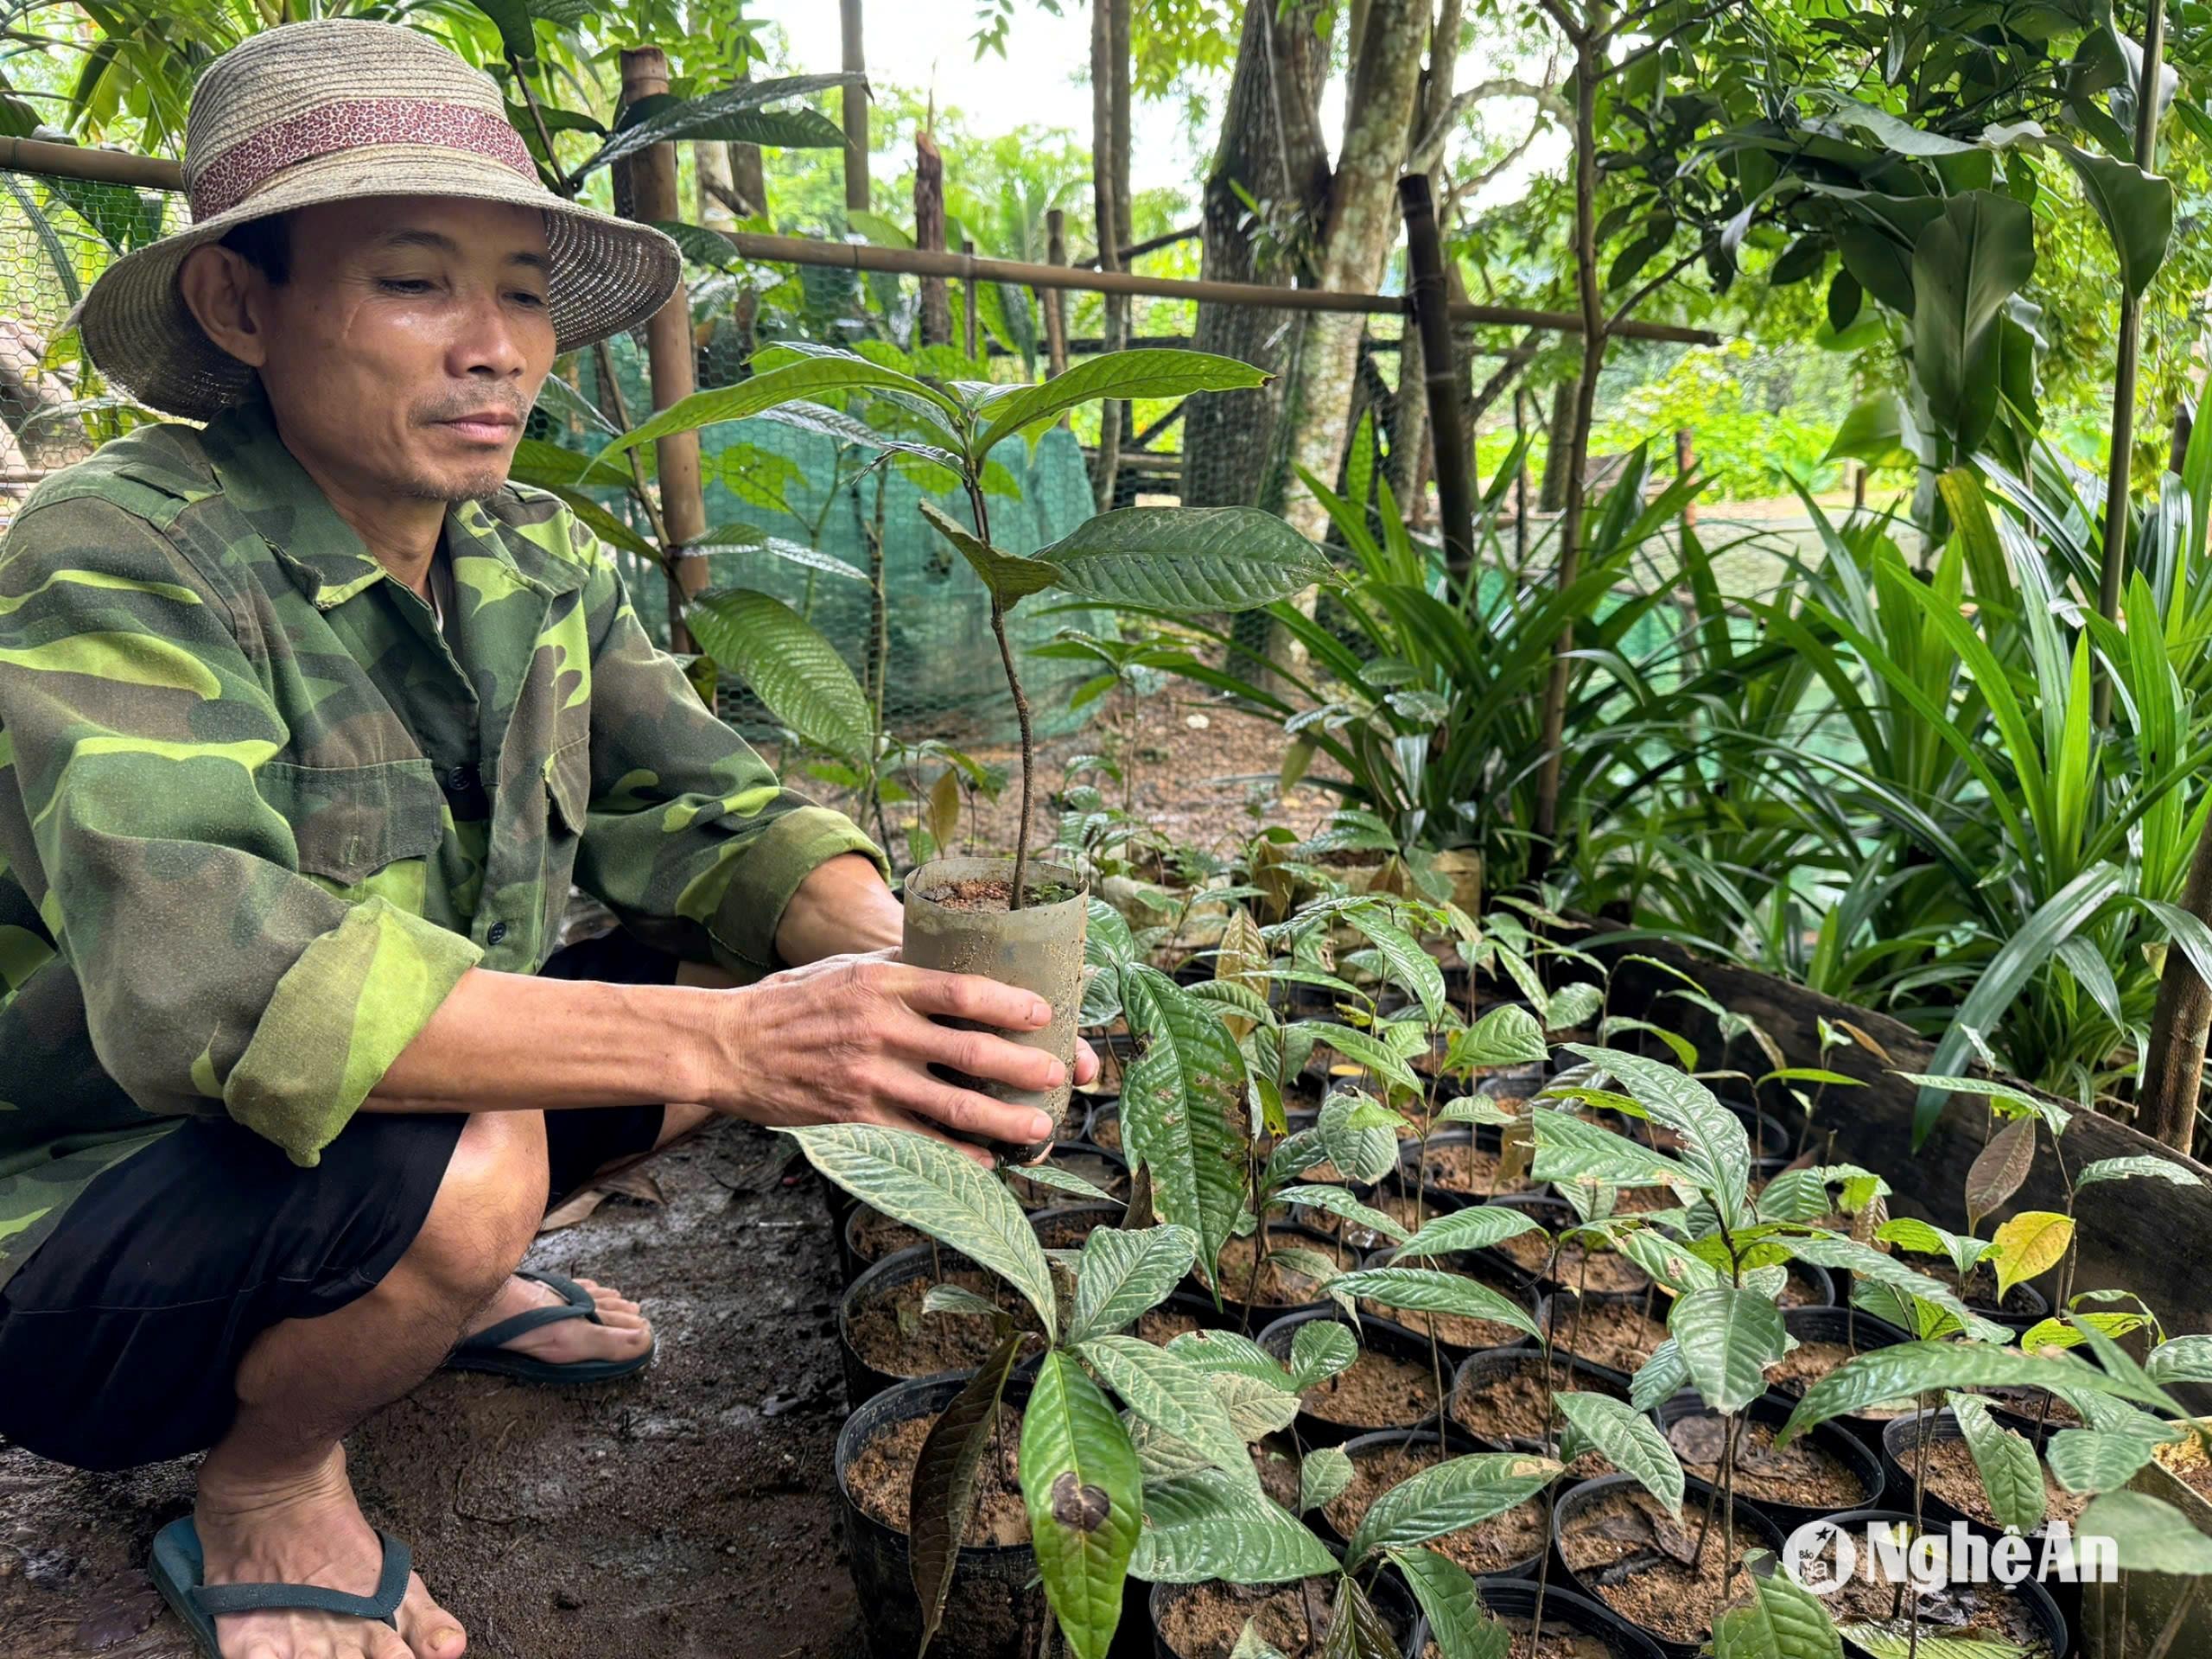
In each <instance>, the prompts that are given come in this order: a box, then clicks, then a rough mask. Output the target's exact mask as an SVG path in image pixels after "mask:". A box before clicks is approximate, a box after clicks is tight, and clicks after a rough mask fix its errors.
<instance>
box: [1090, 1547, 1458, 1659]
mask: <svg viewBox="0 0 2212 1659" xmlns="http://www.w3.org/2000/svg"><path fill="white" fill-rule="evenodd" d="M1337 1582H1338V1580H1337V1577H1336V1575H1335V1574H1334V1573H1332V1574H1330V1575H1329V1576H1328V1577H1327V1578H1325V1579H1307V1580H1300V1581H1296V1582H1293V1583H1290V1584H1255V1585H1235V1584H1224V1583H1221V1582H1219V1581H1218V1580H1215V1581H1212V1582H1209V1583H1205V1584H1155V1585H1154V1586H1152V1594H1151V1596H1150V1597H1149V1598H1148V1599H1149V1601H1150V1604H1151V1610H1152V1651H1153V1655H1154V1659H1229V1655H1230V1650H1231V1649H1234V1648H1235V1647H1236V1637H1237V1633H1238V1632H1239V1631H1241V1630H1243V1628H1244V1624H1245V1621H1246V1620H1248V1619H1256V1620H1257V1622H1258V1623H1259V1624H1260V1627H1261V1634H1262V1636H1264V1637H1267V1639H1268V1643H1269V1645H1270V1646H1272V1647H1274V1649H1275V1650H1276V1651H1277V1652H1278V1653H1281V1654H1282V1655H1284V1656H1285V1659H1320V1655H1321V1653H1322V1644H1321V1642H1320V1641H1319V1639H1316V1640H1314V1641H1313V1642H1310V1643H1309V1642H1308V1641H1306V1622H1307V1619H1308V1618H1311V1619H1312V1620H1313V1630H1314V1634H1315V1636H1316V1637H1317V1638H1319V1637H1321V1636H1322V1635H1323V1634H1324V1633H1325V1622H1324V1621H1325V1616H1326V1614H1327V1612H1328V1610H1329V1608H1330V1605H1331V1604H1332V1602H1333V1601H1334V1600H1335V1599H1336V1593H1337ZM1301 1583H1303V1584H1306V1585H1311V1586H1313V1588H1312V1590H1311V1592H1310V1593H1309V1594H1308V1595H1307V1596H1306V1597H1305V1598H1304V1599H1303V1600H1302V1599H1301V1596H1300V1584H1301ZM1363 1588H1365V1589H1366V1591H1367V1599H1368V1600H1369V1601H1370V1602H1371V1603H1373V1604H1374V1606H1375V1611H1376V1612H1378V1613H1380V1614H1382V1615H1383V1619H1384V1621H1385V1622H1386V1623H1388V1624H1389V1626H1390V1629H1391V1631H1392V1632H1393V1633H1394V1634H1395V1636H1396V1637H1398V1638H1399V1651H1400V1652H1401V1653H1402V1654H1403V1655H1405V1656H1407V1659H1415V1656H1418V1655H1419V1653H1420V1652H1421V1649H1419V1648H1418V1647H1416V1646H1414V1635H1415V1633H1416V1631H1418V1630H1420V1629H1421V1619H1420V1618H1419V1616H1418V1613H1417V1611H1416V1609H1415V1608H1414V1599H1413V1596H1412V1594H1411V1592H1408V1590H1407V1589H1406V1587H1405V1586H1404V1585H1402V1583H1400V1582H1399V1580H1398V1576H1397V1573H1396V1572H1395V1569H1392V1570H1389V1571H1386V1572H1383V1573H1379V1574H1377V1575H1376V1577H1375V1579H1374V1580H1372V1581H1371V1582H1370V1583H1369V1584H1368V1585H1366V1586H1363ZM1193 1597H1203V1598H1205V1600H1206V1601H1207V1602H1210V1603H1212V1604H1214V1606H1215V1608H1216V1609H1217V1611H1213V1612H1212V1613H1211V1617H1208V1618H1205V1619H1204V1621H1203V1623H1202V1624H1200V1626H1199V1630H1198V1633H1197V1634H1196V1635H1195V1636H1194V1637H1191V1638H1190V1639H1188V1641H1187V1645H1179V1643H1178V1637H1180V1636H1183V1635H1184V1634H1185V1632H1187V1631H1190V1630H1191V1629H1192V1624H1193V1622H1194V1621H1193V1620H1192V1614H1191V1612H1190V1611H1179V1607H1180V1605H1181V1604H1182V1603H1184V1602H1185V1601H1187V1600H1189V1599H1192V1598H1193ZM1306 1601H1310V1604H1311V1608H1312V1611H1311V1612H1310V1613H1309V1612H1308V1611H1306V1605H1305V1602H1306ZM1270 1604H1273V1605H1270ZM1126 1617H1127V1615H1126V1614H1125V1615H1124V1618H1126ZM1116 1645H1117V1646H1118V1645H1119V1644H1118V1643H1116Z"/></svg>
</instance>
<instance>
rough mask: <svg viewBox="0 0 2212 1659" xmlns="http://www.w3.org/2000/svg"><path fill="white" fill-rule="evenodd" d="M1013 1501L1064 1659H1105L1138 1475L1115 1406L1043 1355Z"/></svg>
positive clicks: (1136, 1512)
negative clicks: (1021, 1511) (1025, 1521)
mask: <svg viewBox="0 0 2212 1659" xmlns="http://www.w3.org/2000/svg"><path fill="white" fill-rule="evenodd" d="M955 1155H956V1156H957V1154H955ZM1138 1345H1139V1346H1144V1345H1145V1344H1138ZM1152 1351H1153V1352H1155V1353H1156V1352H1158V1350H1156V1349H1155V1350H1152ZM1021 1498H1022V1502H1023V1503H1024V1504H1025V1505H1026V1506H1027V1509H1028V1510H1029V1535H1030V1540H1031V1545H1032V1547H1033V1548H1034V1549H1035V1550H1036V1552H1037V1570H1038V1573H1039V1575H1040V1576H1041V1577H1042V1578H1043V1579H1044V1580H1045V1599H1046V1600H1047V1601H1048V1602H1050V1603H1051V1604H1052V1611H1053V1613H1054V1614H1055V1615H1057V1616H1058V1619H1059V1622H1060V1634H1061V1636H1062V1637H1064V1638H1065V1641H1066V1643H1067V1647H1068V1651H1069V1653H1070V1654H1071V1655H1073V1656H1075V1659H1106V1652H1107V1649H1108V1648H1109V1646H1110V1645H1111V1644H1112V1642H1113V1639H1114V1628H1115V1626H1116V1625H1117V1624H1120V1623H1121V1620H1122V1578H1123V1577H1124V1575H1125V1574H1126V1573H1127V1572H1128V1565H1129V1556H1130V1554H1131V1553H1132V1552H1133V1551H1134V1550H1135V1548H1136V1541H1137V1534H1138V1531H1139V1529H1141V1525H1142V1519H1141V1517H1142V1514H1143V1506H1144V1494H1143V1491H1142V1476H1141V1473H1140V1471H1139V1470H1138V1468H1137V1454H1136V1449H1135V1447H1134V1446H1131V1445H1130V1444H1129V1436H1128V1430H1126V1429H1124V1428H1123V1427H1122V1420H1121V1418H1120V1417H1119V1416H1117V1415H1116V1414H1115V1411H1114V1408H1113V1407H1112V1406H1111V1405H1109V1404H1108V1403H1107V1400H1106V1396H1105V1395H1103V1394H1101V1393H1099V1391H1098V1389H1097V1386H1096V1384H1095V1383H1092V1382H1091V1380H1090V1378H1089V1377H1087V1376H1084V1374H1083V1371H1082V1370H1081V1368H1080V1367H1078V1366H1077V1364H1076V1363H1075V1362H1074V1361H1073V1360H1072V1359H1071V1358H1069V1357H1067V1356H1066V1355H1065V1354H1063V1353H1059V1352H1057V1351H1055V1352H1052V1353H1048V1354H1046V1356H1045V1360H1044V1363H1043V1365H1042V1366H1041V1367H1040V1368H1039V1370H1038V1373H1037V1381H1036V1382H1035V1383H1033V1385H1032V1386H1031V1388H1030V1390H1029V1403H1028V1405H1027V1407H1026V1408H1024V1409H1023V1412H1022V1416H1021Z"/></svg>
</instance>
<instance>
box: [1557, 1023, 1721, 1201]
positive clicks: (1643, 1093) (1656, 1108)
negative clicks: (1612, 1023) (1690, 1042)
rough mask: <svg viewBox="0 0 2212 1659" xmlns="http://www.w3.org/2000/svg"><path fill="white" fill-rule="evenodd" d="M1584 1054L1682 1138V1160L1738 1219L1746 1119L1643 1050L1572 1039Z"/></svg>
mask: <svg viewBox="0 0 2212 1659" xmlns="http://www.w3.org/2000/svg"><path fill="white" fill-rule="evenodd" d="M1567 1047H1568V1048H1569V1050H1570V1051H1571V1052H1574V1053H1576V1054H1580V1056H1581V1057H1582V1058H1584V1059H1586V1060H1588V1061H1590V1062H1591V1063H1592V1065H1596V1066H1598V1067H1599V1068H1600V1069H1602V1070H1603V1071H1605V1072H1606V1073H1607V1074H1608V1075H1609V1076H1611V1077H1613V1078H1614V1079H1615V1080H1617V1081H1618V1083H1619V1084H1620V1085H1621V1087H1622V1088H1623V1089H1624V1090H1626V1091H1627V1092H1628V1093H1629V1094H1630V1095H1631V1096H1634V1097H1635V1099H1636V1101H1637V1104H1639V1105H1641V1106H1642V1107H1643V1109H1644V1110H1645V1111H1646V1112H1648V1113H1649V1115H1650V1116H1651V1118H1652V1120H1653V1122H1656V1123H1659V1124H1661V1125H1662V1126H1663V1127H1665V1128H1670V1129H1672V1130H1674V1131H1675V1133H1676V1134H1677V1135H1681V1137H1682V1150H1681V1161H1682V1163H1683V1164H1684V1165H1686V1166H1688V1168H1689V1170H1690V1172H1691V1173H1692V1174H1693V1175H1694V1177H1695V1178H1696V1180H1697V1184H1698V1185H1699V1186H1700V1187H1701V1188H1703V1189H1704V1191H1705V1194H1706V1196H1707V1198H1709V1199H1711V1200H1712V1202H1713V1205H1714V1206H1715V1207H1716V1208H1717V1209H1719V1211H1720V1216H1721V1219H1722V1220H1723V1221H1725V1222H1728V1223H1731V1224H1732V1223H1734V1221H1735V1220H1736V1218H1737V1217H1739V1216H1741V1215H1742V1214H1743V1211H1744V1198H1745V1193H1746V1192H1747V1191H1748V1190H1749V1187H1750V1184H1751V1137H1750V1135H1747V1134H1746V1133H1745V1129H1744V1124H1743V1120H1742V1119H1740V1118H1738V1116H1736V1115H1735V1114H1734V1113H1733V1112H1732V1111H1730V1110H1729V1109H1727V1108H1726V1107H1725V1106H1723V1105H1722V1104H1721V1103H1719V1101H1718V1100H1716V1099H1715V1098H1714V1097H1713V1091H1712V1090H1709V1089H1707V1087H1706V1086H1705V1085H1704V1084H1701V1083H1700V1082H1698V1080H1697V1079H1696V1078H1694V1077H1689V1076H1687V1075H1685V1074H1684V1073H1682V1072H1681V1071H1675V1069H1674V1068H1673V1067H1672V1066H1667V1065H1660V1064H1659V1062H1657V1061H1656V1060H1648V1059H1645V1058H1643V1056H1642V1055H1639V1054H1624V1053H1623V1052H1620V1051H1619V1050H1618V1049H1611V1048H1592V1047H1589V1046H1586V1045H1584V1044H1581V1043H1570V1044H1568V1045H1567Z"/></svg>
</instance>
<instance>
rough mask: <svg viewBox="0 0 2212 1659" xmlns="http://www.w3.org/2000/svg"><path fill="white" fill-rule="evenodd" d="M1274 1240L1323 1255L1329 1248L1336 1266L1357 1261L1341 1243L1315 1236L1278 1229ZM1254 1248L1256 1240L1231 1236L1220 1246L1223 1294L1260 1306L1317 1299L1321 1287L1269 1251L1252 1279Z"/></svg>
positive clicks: (1276, 1305)
mask: <svg viewBox="0 0 2212 1659" xmlns="http://www.w3.org/2000/svg"><path fill="white" fill-rule="evenodd" d="M1274 1243H1277V1244H1279V1245H1281V1244H1295V1245H1296V1246H1297V1247H1298V1248H1300V1249H1311V1250H1319V1251H1320V1252H1321V1254H1323V1255H1329V1254H1332V1252H1333V1254H1334V1255H1335V1256H1336V1261H1337V1265H1338V1267H1340V1268H1351V1267H1355V1266H1357V1258H1356V1256H1355V1254H1354V1253H1353V1252H1352V1251H1351V1250H1350V1249H1347V1248H1346V1247H1345V1246H1344V1244H1342V1243H1338V1244H1335V1245H1333V1246H1325V1245H1323V1244H1322V1243H1320V1242H1319V1240H1316V1239H1311V1238H1307V1237H1306V1236H1304V1235H1303V1234H1299V1235H1295V1236H1291V1237H1285V1236H1282V1235H1281V1234H1280V1233H1278V1234H1276V1235H1275V1236H1274ZM1257 1249H1258V1245H1257V1243H1256V1241H1255V1240H1254V1239H1250V1238H1232V1239H1230V1241H1229V1242H1228V1243H1226V1244H1224V1245H1223V1246H1222V1247H1221V1292H1222V1294H1223V1295H1224V1296H1228V1297H1230V1298H1233V1299H1234V1300H1237V1301H1240V1302H1250V1303H1252V1304H1254V1305H1255V1306H1260V1307H1295V1306H1298V1305H1299V1304H1300V1303H1302V1302H1311V1301H1315V1300H1319V1297H1320V1294H1321V1288H1320V1287H1319V1285H1316V1284H1315V1283H1314V1282H1313V1281H1312V1280H1311V1279H1309V1278H1307V1277H1306V1275H1305V1274H1302V1273H1300V1272H1298V1271H1297V1270H1296V1269H1294V1268H1287V1267H1285V1266H1284V1265H1283V1264H1282V1262H1281V1261H1280V1260H1279V1259H1277V1258H1276V1257H1274V1256H1273V1255H1270V1256H1269V1257H1268V1260H1267V1261H1266V1262H1265V1263H1263V1264H1262V1267H1261V1268H1260V1273H1259V1277H1258V1279H1257V1281H1255V1280H1254V1278H1253V1274H1252V1258H1253V1256H1254V1255H1255V1253H1256V1252H1257ZM1199 1276H1200V1278H1201V1279H1203V1278H1204V1276H1205V1275H1204V1274H1203V1273H1202V1274H1200V1275H1199Z"/></svg>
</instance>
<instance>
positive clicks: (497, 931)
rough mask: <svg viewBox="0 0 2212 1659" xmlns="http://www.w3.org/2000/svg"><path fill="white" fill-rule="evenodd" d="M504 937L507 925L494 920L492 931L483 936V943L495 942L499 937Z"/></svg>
mask: <svg viewBox="0 0 2212 1659" xmlns="http://www.w3.org/2000/svg"><path fill="white" fill-rule="evenodd" d="M506 937H507V925H506V924H505V922H494V923H493V924H492V931H490V932H488V933H486V935H485V936H484V943H485V944H498V943H499V941H500V940H501V939H504V938H506Z"/></svg>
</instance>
